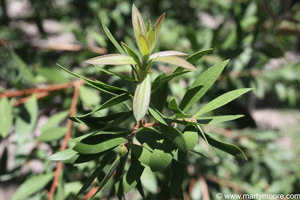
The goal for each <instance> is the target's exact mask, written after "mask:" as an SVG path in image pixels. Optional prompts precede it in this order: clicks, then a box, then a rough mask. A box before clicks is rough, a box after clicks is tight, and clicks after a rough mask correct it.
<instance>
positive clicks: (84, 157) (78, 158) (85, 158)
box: [63, 147, 116, 164]
mask: <svg viewBox="0 0 300 200" xmlns="http://www.w3.org/2000/svg"><path fill="white" fill-rule="evenodd" d="M114 148H115V147H112V148H110V149H107V150H105V151H102V152H101V153H96V154H80V153H77V152H76V153H77V154H76V155H74V156H72V157H71V158H70V159H67V160H63V162H64V163H69V164H80V163H85V162H89V161H91V160H95V159H97V158H99V157H101V156H103V155H105V156H106V155H108V154H109V155H112V156H115V155H116V153H115V152H114V151H113V150H114Z"/></svg>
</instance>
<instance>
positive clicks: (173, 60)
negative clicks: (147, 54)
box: [151, 56, 196, 70]
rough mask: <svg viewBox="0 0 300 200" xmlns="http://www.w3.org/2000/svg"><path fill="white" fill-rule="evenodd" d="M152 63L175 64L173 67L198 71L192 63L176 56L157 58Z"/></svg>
mask: <svg viewBox="0 0 300 200" xmlns="http://www.w3.org/2000/svg"><path fill="white" fill-rule="evenodd" d="M151 61H155V62H165V63H170V64H173V65H177V66H180V67H183V68H185V69H188V70H196V68H195V67H194V65H192V64H191V63H189V62H187V61H186V60H184V59H182V58H179V57H176V56H164V57H157V58H153V59H152V60H151Z"/></svg>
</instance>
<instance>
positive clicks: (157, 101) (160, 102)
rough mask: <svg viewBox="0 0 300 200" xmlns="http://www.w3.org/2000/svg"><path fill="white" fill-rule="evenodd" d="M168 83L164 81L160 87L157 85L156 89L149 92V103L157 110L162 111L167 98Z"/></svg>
mask: <svg viewBox="0 0 300 200" xmlns="http://www.w3.org/2000/svg"><path fill="white" fill-rule="evenodd" d="M168 89H169V86H168V83H167V82H166V83H165V84H163V85H162V86H161V87H159V88H158V89H157V90H155V91H153V92H152V93H151V101H150V102H151V104H152V105H153V107H154V108H156V109H157V110H158V111H159V112H162V111H163V109H164V107H165V105H166V102H167V98H168Z"/></svg>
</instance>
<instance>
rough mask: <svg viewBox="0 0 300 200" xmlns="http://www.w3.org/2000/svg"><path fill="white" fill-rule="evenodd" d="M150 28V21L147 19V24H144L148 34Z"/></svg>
mask: <svg viewBox="0 0 300 200" xmlns="http://www.w3.org/2000/svg"><path fill="white" fill-rule="evenodd" d="M150 29H151V21H150V19H149V20H148V22H147V25H146V34H149V32H150Z"/></svg>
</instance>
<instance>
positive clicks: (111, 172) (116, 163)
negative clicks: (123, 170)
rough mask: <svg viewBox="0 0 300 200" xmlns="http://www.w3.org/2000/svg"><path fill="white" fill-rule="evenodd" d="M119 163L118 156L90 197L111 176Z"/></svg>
mask: <svg viewBox="0 0 300 200" xmlns="http://www.w3.org/2000/svg"><path fill="white" fill-rule="evenodd" d="M119 164H120V157H118V158H117V159H116V160H115V162H114V163H113V164H112V166H111V168H110V169H109V171H108V173H107V174H106V175H105V177H104V178H103V180H102V181H101V183H100V185H99V188H98V190H97V191H96V192H95V194H94V195H93V196H92V198H93V197H94V196H95V195H96V194H97V193H98V192H99V191H100V190H101V189H102V188H103V187H104V185H105V184H106V183H107V181H108V180H109V179H110V177H112V175H113V174H114V172H115V171H116V169H117V167H118V166H119Z"/></svg>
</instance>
